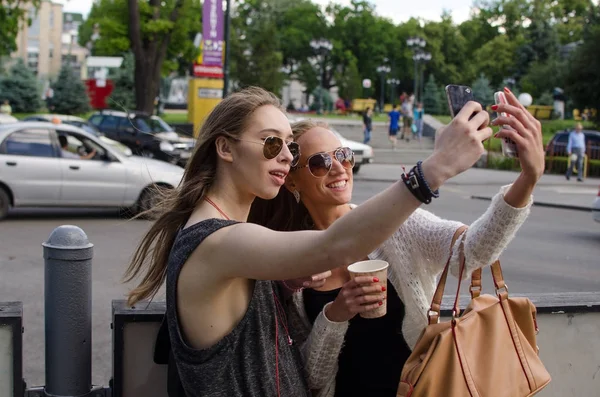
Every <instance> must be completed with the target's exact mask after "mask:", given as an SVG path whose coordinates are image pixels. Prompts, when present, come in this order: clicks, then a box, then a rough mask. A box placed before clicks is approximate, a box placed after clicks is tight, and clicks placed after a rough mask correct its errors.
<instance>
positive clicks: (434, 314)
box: [427, 225, 468, 324]
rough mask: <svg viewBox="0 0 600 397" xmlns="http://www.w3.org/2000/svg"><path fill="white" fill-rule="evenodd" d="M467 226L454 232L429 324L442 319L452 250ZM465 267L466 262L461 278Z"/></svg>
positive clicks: (431, 309)
mask: <svg viewBox="0 0 600 397" xmlns="http://www.w3.org/2000/svg"><path fill="white" fill-rule="evenodd" d="M467 228H468V226H466V225H463V226H461V227H459V228H458V229H456V232H454V236H453V237H452V243H451V244H450V255H448V260H447V261H446V266H444V271H443V272H442V275H441V276H440V281H439V282H438V285H437V288H436V289H435V293H434V294H433V300H432V302H431V307H430V308H429V312H428V313H427V317H428V320H429V324H435V323H437V322H438V321H439V319H440V310H441V304H442V298H443V296H444V288H445V287H446V279H447V278H448V269H449V267H450V260H451V259H452V251H453V249H454V244H455V243H456V240H457V239H458V237H459V236H460V235H461V234H462V233H463V232H464V231H465V230H467ZM463 268H464V263H463V266H461V278H462V271H463ZM459 289H460V282H459ZM458 293H459V292H458V291H457V295H458Z"/></svg>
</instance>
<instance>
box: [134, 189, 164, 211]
mask: <svg viewBox="0 0 600 397" xmlns="http://www.w3.org/2000/svg"><path fill="white" fill-rule="evenodd" d="M166 189H167V188H166V187H163V186H151V187H147V188H146V189H145V190H144V191H143V192H142V194H141V195H140V199H139V201H138V213H144V212H146V211H148V210H151V209H153V208H156V207H157V206H158V204H159V203H160V200H161V198H162V193H163V192H164V191H165V190H166ZM152 215H153V214H152V213H147V214H144V216H143V217H144V218H145V219H152V218H153V216H152Z"/></svg>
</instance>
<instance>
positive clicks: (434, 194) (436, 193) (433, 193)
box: [417, 160, 440, 198]
mask: <svg viewBox="0 0 600 397" xmlns="http://www.w3.org/2000/svg"><path fill="white" fill-rule="evenodd" d="M422 164H423V162H422V161H421V160H419V161H417V173H418V174H419V177H420V179H421V181H422V182H423V183H422V184H423V185H425V187H426V188H427V193H429V194H430V195H431V196H432V197H434V198H438V197H440V190H439V189H436V190H435V191H434V190H431V187H430V186H429V183H427V179H425V174H423V167H421V165H422Z"/></svg>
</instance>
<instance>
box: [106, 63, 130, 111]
mask: <svg viewBox="0 0 600 397" xmlns="http://www.w3.org/2000/svg"><path fill="white" fill-rule="evenodd" d="M134 62H135V60H134V59H133V54H132V53H130V52H128V53H127V54H125V56H124V57H123V63H122V64H121V67H120V68H119V69H118V70H117V71H115V73H114V75H113V76H110V78H111V79H112V81H113V84H114V89H113V92H112V93H111V94H110V97H109V98H108V103H109V106H110V107H116V108H119V109H125V110H130V109H135V95H134V92H135V82H134V79H133V73H134V69H135V65H134Z"/></svg>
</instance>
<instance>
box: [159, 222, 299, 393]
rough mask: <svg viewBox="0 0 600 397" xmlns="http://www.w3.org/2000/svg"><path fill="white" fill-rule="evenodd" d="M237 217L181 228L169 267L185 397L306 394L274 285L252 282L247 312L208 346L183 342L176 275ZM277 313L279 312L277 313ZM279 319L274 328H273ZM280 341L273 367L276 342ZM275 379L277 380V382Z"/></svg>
mask: <svg viewBox="0 0 600 397" xmlns="http://www.w3.org/2000/svg"><path fill="white" fill-rule="evenodd" d="M235 223H236V222H235V221H226V220H221V219H207V220H205V221H202V222H199V223H197V224H195V225H192V226H190V227H188V228H186V229H182V230H180V231H179V234H178V235H177V237H176V239H175V243H174V244H173V248H172V249H171V254H170V257H169V262H168V268H167V322H168V326H169V335H170V340H171V347H172V351H173V355H174V357H175V362H176V364H177V369H178V371H179V376H180V378H181V383H182V385H183V388H184V389H185V393H186V395H187V396H188V397H195V396H198V397H200V396H202V397H207V396H214V397H237V396H249V397H250V396H251V397H265V396H277V395H278V390H279V396H284V397H309V396H310V392H309V391H308V385H307V383H306V379H305V377H304V372H303V369H302V368H303V367H302V362H301V358H300V354H299V351H298V348H297V346H296V344H295V343H292V344H291V345H290V344H289V343H288V336H287V335H288V334H287V332H286V329H285V328H286V327H287V320H286V319H285V318H284V316H285V314H284V313H283V312H281V310H279V311H277V310H276V303H275V299H274V297H273V294H277V299H278V300H279V302H283V300H282V299H283V298H282V296H281V294H280V291H279V289H278V288H277V285H275V283H273V282H271V281H256V282H255V285H254V292H253V294H252V298H251V300H250V304H249V306H248V310H247V311H246V314H245V315H244V317H243V318H242V320H241V321H240V322H239V324H237V326H236V327H235V328H234V329H233V331H231V333H230V334H228V335H226V336H225V337H224V338H223V339H222V340H220V341H219V342H217V343H216V344H215V345H213V346H211V347H209V348H207V349H194V348H192V347H190V346H189V345H188V344H187V343H186V342H185V336H184V335H183V332H182V331H181V328H180V327H179V319H178V317H177V299H176V297H177V279H178V277H179V273H180V271H181V268H182V267H183V264H184V263H185V262H186V260H187V259H188V257H189V256H190V254H191V253H192V252H193V251H194V250H195V249H196V247H198V245H200V244H201V243H202V241H204V239H205V238H206V237H208V236H209V235H210V234H212V233H214V232H215V231H217V230H219V229H221V228H223V227H226V226H230V225H233V224H235ZM278 314H279V315H278ZM276 316H278V317H277V330H276V328H275V324H276ZM276 333H277V340H278V354H277V361H278V365H277V368H276V350H275V340H276V337H275V335H276ZM277 378H279V381H278V380H277Z"/></svg>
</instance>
